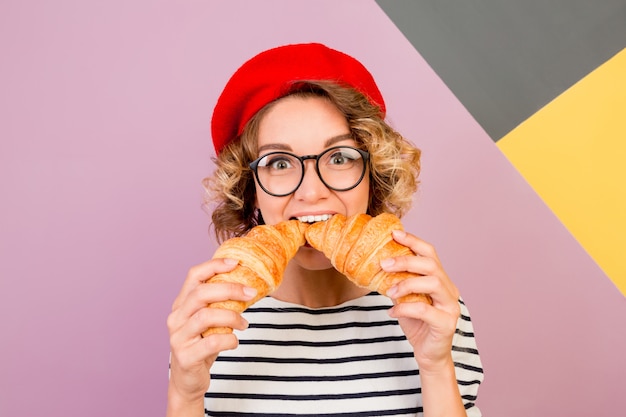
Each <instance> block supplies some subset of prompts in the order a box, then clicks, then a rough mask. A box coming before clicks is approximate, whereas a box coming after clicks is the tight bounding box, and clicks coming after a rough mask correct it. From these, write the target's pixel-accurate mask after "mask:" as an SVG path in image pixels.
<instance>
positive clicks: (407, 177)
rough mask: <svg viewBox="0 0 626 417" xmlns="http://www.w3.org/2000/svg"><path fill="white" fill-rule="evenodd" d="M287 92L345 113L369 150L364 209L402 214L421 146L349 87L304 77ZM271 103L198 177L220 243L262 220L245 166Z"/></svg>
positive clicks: (415, 184)
mask: <svg viewBox="0 0 626 417" xmlns="http://www.w3.org/2000/svg"><path fill="white" fill-rule="evenodd" d="M288 95H297V96H301V97H311V96H316V97H325V98H326V99H327V100H329V101H330V102H331V103H333V104H334V105H335V106H336V107H337V109H339V111H340V112H341V113H343V114H344V115H345V117H346V120H347V121H348V126H349V128H350V131H351V133H352V135H353V137H354V139H355V140H356V142H357V144H358V146H359V147H361V148H362V149H364V150H366V151H368V152H369V154H370V159H369V178H370V190H369V204H368V209H367V213H368V214H369V215H371V216H376V215H378V214H381V213H383V212H387V213H393V214H395V215H396V216H398V217H402V216H403V215H404V214H405V213H406V212H407V211H408V209H409V208H410V206H411V204H412V202H413V195H414V194H415V192H416V191H417V187H418V183H419V181H418V177H419V172H420V154H421V152H420V150H419V149H418V148H416V147H415V146H414V145H412V144H411V143H410V142H409V141H407V140H406V139H405V138H404V137H403V136H402V135H400V134H399V133H398V132H396V131H395V130H394V129H393V128H392V127H391V126H389V125H388V124H387V123H386V122H385V121H384V120H383V118H382V117H381V113H380V109H379V108H378V107H377V106H374V105H372V104H371V103H370V101H368V100H367V98H366V97H365V96H363V95H362V94H361V93H359V92H357V91H355V90H354V89H351V88H347V87H342V86H339V85H337V84H335V83H332V82H327V81H304V82H298V83H297V84H294V85H293V88H292V89H291V92H290V93H289V94H288ZM278 100H280V99H278ZM275 102H276V101H274V102H273V103H275ZM273 103H269V104H268V105H266V106H265V107H264V108H263V109H261V110H260V111H259V112H257V113H256V114H255V115H254V117H252V118H251V119H250V121H249V122H248V123H247V124H246V126H245V128H244V131H243V133H242V134H241V136H240V137H238V138H236V139H235V140H233V141H231V142H230V143H229V144H228V145H227V146H226V147H224V148H223V149H222V150H221V152H220V153H219V155H218V156H217V157H214V158H212V160H213V162H214V163H215V165H216V169H215V171H214V173H213V175H212V176H211V177H207V178H205V179H204V180H203V182H202V183H203V185H204V188H205V190H206V195H205V201H204V207H205V209H206V210H207V211H208V212H211V213H212V214H211V219H212V226H213V228H214V232H215V236H216V238H217V241H218V242H220V243H221V242H223V241H225V240H226V239H229V238H231V237H235V236H242V235H244V234H246V232H247V231H248V230H250V229H251V228H253V227H254V226H257V225H258V224H263V219H262V217H261V216H260V213H259V212H258V211H256V210H255V207H254V202H255V195H256V194H255V193H256V189H255V184H254V175H253V172H252V170H251V169H250V168H249V166H248V165H249V164H250V162H252V161H253V160H254V159H256V158H257V157H258V151H257V135H258V131H259V124H260V122H261V119H262V118H263V116H264V115H265V113H267V111H268V110H269V109H270V108H271V107H272V105H273Z"/></svg>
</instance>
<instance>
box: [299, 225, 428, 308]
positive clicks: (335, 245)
mask: <svg viewBox="0 0 626 417" xmlns="http://www.w3.org/2000/svg"><path fill="white" fill-rule="evenodd" d="M393 230H402V223H400V220H399V219H398V218H397V217H396V216H394V215H393V214H389V213H383V214H380V215H378V216H376V217H372V216H369V215H367V214H357V215H355V216H350V217H346V216H344V215H342V214H335V215H334V216H333V217H331V218H330V219H329V220H327V221H324V222H318V223H314V224H312V225H310V226H309V227H308V228H307V229H306V231H305V233H304V236H305V238H306V240H307V242H309V244H310V245H311V246H312V247H313V248H315V249H317V250H319V251H321V252H323V253H324V255H326V257H327V258H328V259H330V262H331V264H332V265H333V266H334V267H335V269H337V271H339V272H341V273H342V274H344V275H345V276H346V277H347V278H348V279H349V280H350V281H352V282H353V283H354V284H356V285H358V286H359V287H363V288H369V289H370V290H372V291H377V292H379V293H380V294H383V295H386V293H387V291H388V290H389V288H391V287H392V286H393V285H395V284H396V283H398V282H400V281H402V280H404V279H407V278H409V277H412V276H414V274H411V273H408V272H385V271H383V270H382V268H381V267H380V261H381V260H382V259H385V258H389V257H395V256H403V255H413V252H412V251H411V249H409V248H407V247H406V246H403V245H401V244H399V243H397V242H396V241H395V240H393V237H392V236H391V232H392V231H393ZM398 301H399V302H415V301H421V302H426V303H429V304H432V298H431V297H430V296H429V295H427V294H409V295H407V296H405V297H401V298H400V299H399V300H398Z"/></svg>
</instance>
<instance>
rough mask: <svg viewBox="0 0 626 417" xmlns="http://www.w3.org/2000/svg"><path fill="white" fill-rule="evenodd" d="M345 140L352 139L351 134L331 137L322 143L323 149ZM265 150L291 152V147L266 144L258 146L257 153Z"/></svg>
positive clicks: (279, 144) (280, 144)
mask: <svg viewBox="0 0 626 417" xmlns="http://www.w3.org/2000/svg"><path fill="white" fill-rule="evenodd" d="M346 139H353V136H352V133H344V134H343V135H338V136H333V137H332V138H330V139H327V140H326V142H324V148H328V147H330V146H332V145H334V144H335V143H337V142H341V141H344V140H346ZM267 149H277V150H281V151H291V150H292V149H291V146H289V145H287V144H284V143H268V144H267V145H263V146H259V149H258V152H259V153H261V152H262V151H264V150H267Z"/></svg>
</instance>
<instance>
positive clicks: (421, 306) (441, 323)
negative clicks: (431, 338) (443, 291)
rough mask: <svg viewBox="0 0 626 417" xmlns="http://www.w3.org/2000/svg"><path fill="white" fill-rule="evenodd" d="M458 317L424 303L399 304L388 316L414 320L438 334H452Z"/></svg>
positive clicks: (453, 313)
mask: <svg viewBox="0 0 626 417" xmlns="http://www.w3.org/2000/svg"><path fill="white" fill-rule="evenodd" d="M459 315H460V310H459V312H458V314H456V313H455V312H452V313H451V312H448V311H445V310H441V309H439V308H436V307H433V306H431V305H430V304H426V303H400V304H396V305H395V306H393V307H392V308H391V309H390V310H389V316H390V317H393V318H396V319H403V318H408V319H415V320H421V321H423V322H424V323H426V324H427V325H428V326H429V327H430V328H431V329H433V330H435V331H436V332H438V333H440V334H446V335H449V334H452V333H454V331H455V330H456V323H457V320H458V317H459Z"/></svg>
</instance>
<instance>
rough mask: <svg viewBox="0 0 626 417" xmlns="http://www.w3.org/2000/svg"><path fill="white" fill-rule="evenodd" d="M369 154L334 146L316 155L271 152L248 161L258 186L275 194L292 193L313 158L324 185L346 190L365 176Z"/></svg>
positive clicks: (278, 195)
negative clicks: (308, 161) (306, 165)
mask: <svg viewBox="0 0 626 417" xmlns="http://www.w3.org/2000/svg"><path fill="white" fill-rule="evenodd" d="M369 156H370V155H369V153H367V152H366V151H363V150H361V149H356V148H353V147H350V146H335V147H332V148H328V149H326V150H325V151H324V152H322V153H320V154H319V155H304V156H298V155H294V154H292V153H290V152H270V153H268V154H266V155H263V156H261V157H260V158H258V159H255V160H254V161H252V162H251V163H250V169H252V171H254V176H255V177H256V180H257V182H258V183H259V186H260V187H261V188H262V189H263V191H265V192H266V193H268V194H269V195H272V196H274V197H284V196H287V195H289V194H291V193H293V192H295V191H296V190H297V189H298V187H300V184H302V180H303V179H304V161H306V160H308V159H313V160H315V171H317V175H318V176H319V178H320V180H321V181H322V183H324V185H325V186H326V187H328V188H330V189H331V190H334V191H348V190H351V189H353V188H354V187H356V186H357V185H359V183H360V182H361V181H362V180H363V177H364V176H365V169H366V167H367V161H368V160H369Z"/></svg>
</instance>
